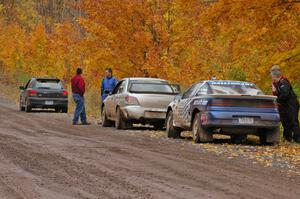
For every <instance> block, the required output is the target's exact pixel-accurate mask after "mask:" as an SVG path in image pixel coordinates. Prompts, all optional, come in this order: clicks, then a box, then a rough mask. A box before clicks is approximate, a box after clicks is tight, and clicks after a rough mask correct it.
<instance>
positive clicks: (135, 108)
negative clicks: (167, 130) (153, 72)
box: [101, 78, 179, 129]
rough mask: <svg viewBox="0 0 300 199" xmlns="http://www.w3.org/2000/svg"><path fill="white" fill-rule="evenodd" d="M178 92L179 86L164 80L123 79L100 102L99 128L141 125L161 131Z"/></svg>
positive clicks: (121, 127) (125, 127)
mask: <svg viewBox="0 0 300 199" xmlns="http://www.w3.org/2000/svg"><path fill="white" fill-rule="evenodd" d="M178 93H179V90H178V87H176V86H174V85H171V84H169V83H168V82H167V81H166V80H163V79H156V78H125V79H122V80H121V81H119V82H118V84H117V85H116V87H115V88H114V90H113V91H112V93H110V94H109V96H108V97H107V98H106V99H105V100H104V102H103V107H102V109H101V110H102V114H101V117H102V125H103V126H104V127H109V126H112V125H113V124H114V123H115V127H116V128H117V129H127V128H131V127H132V125H133V123H140V124H150V125H153V126H154V127H155V128H157V129H161V128H163V127H164V123H165V116H166V113H167V107H168V105H169V104H170V102H171V101H172V100H173V99H174V97H175V96H176V95H177V94H178Z"/></svg>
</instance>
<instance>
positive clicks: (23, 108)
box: [19, 100, 25, 112]
mask: <svg viewBox="0 0 300 199" xmlns="http://www.w3.org/2000/svg"><path fill="white" fill-rule="evenodd" d="M19 110H20V111H21V112H22V111H25V107H24V106H22V103H21V100H20V104H19Z"/></svg>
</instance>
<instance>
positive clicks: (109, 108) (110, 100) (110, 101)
mask: <svg viewBox="0 0 300 199" xmlns="http://www.w3.org/2000/svg"><path fill="white" fill-rule="evenodd" d="M121 83H122V81H120V82H119V83H118V84H117V85H116V87H115V88H114V90H113V91H112V93H111V94H110V95H108V96H107V98H106V99H105V111H106V113H107V116H108V117H109V118H110V119H111V118H114V112H115V108H114V105H115V104H116V103H115V100H116V94H117V92H118V90H119V88H120V85H121Z"/></svg>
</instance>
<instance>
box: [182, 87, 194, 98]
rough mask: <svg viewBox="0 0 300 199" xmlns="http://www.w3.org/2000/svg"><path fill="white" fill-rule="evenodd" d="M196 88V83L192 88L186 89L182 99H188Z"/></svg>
mask: <svg viewBox="0 0 300 199" xmlns="http://www.w3.org/2000/svg"><path fill="white" fill-rule="evenodd" d="M195 88H196V84H195V85H193V86H192V87H191V88H189V89H188V90H186V91H185V92H184V93H183V95H182V99H186V98H189V97H191V96H192V93H193V91H194V90H195Z"/></svg>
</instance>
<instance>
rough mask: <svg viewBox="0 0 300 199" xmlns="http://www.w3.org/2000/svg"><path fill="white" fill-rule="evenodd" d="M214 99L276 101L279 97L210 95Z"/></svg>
mask: <svg viewBox="0 0 300 199" xmlns="http://www.w3.org/2000/svg"><path fill="white" fill-rule="evenodd" d="M208 96H210V97H212V98H233V99H265V100H276V99H277V97H276V96H273V95H227V94H210V95H208Z"/></svg>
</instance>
